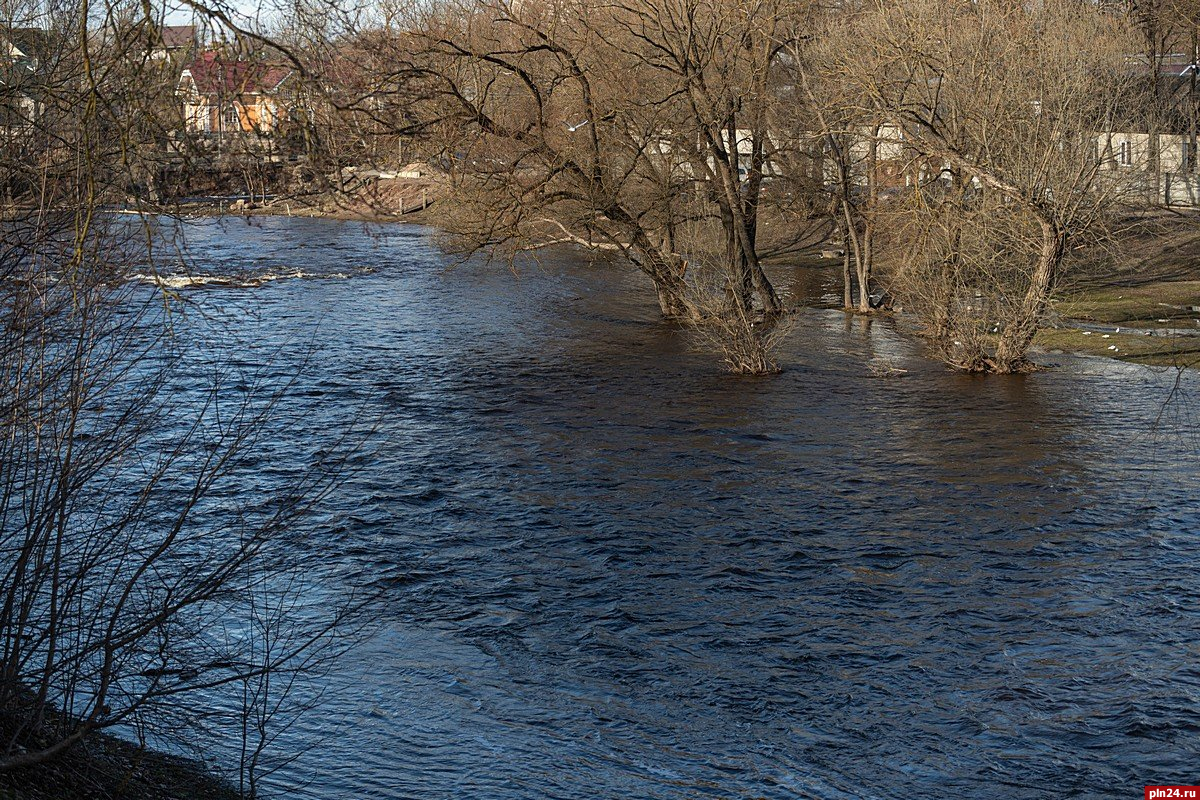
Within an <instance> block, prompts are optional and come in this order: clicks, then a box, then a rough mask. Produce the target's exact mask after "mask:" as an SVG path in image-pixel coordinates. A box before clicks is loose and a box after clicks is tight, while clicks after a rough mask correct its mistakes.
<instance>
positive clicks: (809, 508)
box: [166, 218, 1200, 800]
mask: <svg viewBox="0 0 1200 800" xmlns="http://www.w3.org/2000/svg"><path fill="white" fill-rule="evenodd" d="M184 233H185V235H186V240H187V246H188V250H189V252H190V253H191V256H192V258H193V259H194V263H193V264H192V265H191V267H190V272H192V273H193V274H203V275H208V276H216V277H221V278H222V279H223V280H222V281H218V282H213V281H210V282H209V283H208V284H207V285H206V286H202V287H192V288H183V289H181V291H182V292H183V293H184V296H185V297H186V298H187V299H188V301H189V304H190V307H191V309H192V310H191V312H190V316H189V317H188V318H190V319H195V320H201V319H202V320H204V325H203V326H200V325H199V324H198V323H197V327H203V328H204V330H205V333H204V336H206V337H209V339H210V340H212V341H214V342H215V341H216V340H220V342H219V344H220V345H221V347H224V348H225V349H226V351H227V352H231V353H234V354H236V358H237V360H238V362H239V365H240V366H241V367H244V368H250V369H252V370H253V371H256V373H257V374H260V375H261V376H263V377H264V378H265V379H266V380H268V381H270V380H277V379H284V378H288V377H290V376H293V375H296V374H301V377H300V378H299V379H297V382H296V384H295V386H293V387H292V388H291V389H290V390H289V392H288V396H287V398H286V401H285V402H284V403H282V404H281V406H280V411H279V413H280V414H283V415H285V418H286V422H287V426H286V428H287V430H288V431H289V433H288V434H286V435H283V436H279V437H275V438H273V439H272V441H270V442H267V443H265V444H264V445H263V446H264V448H265V450H264V455H263V458H264V464H269V462H270V460H271V458H272V457H274V456H278V457H280V458H283V457H285V456H286V454H287V453H289V452H294V451H296V450H304V449H309V448H313V447H320V446H323V444H324V442H325V441H326V440H328V441H329V446H333V440H334V438H335V437H336V436H337V435H338V431H339V430H341V429H342V428H343V427H344V426H345V425H346V424H350V423H352V422H353V421H354V420H359V421H360V422H361V420H363V419H369V420H371V421H373V423H374V424H376V425H377V426H378V430H377V432H376V434H375V436H374V437H373V438H372V439H371V441H370V442H369V444H368V446H367V448H366V450H365V455H364V457H363V459H361V463H360V464H359V465H358V468H357V470H356V471H355V472H354V473H353V474H352V475H351V476H350V477H349V478H348V479H347V481H346V483H345V484H344V485H342V486H341V487H340V488H339V489H338V491H337V492H336V493H335V494H334V496H332V497H331V498H330V499H329V500H328V502H326V503H325V504H324V506H323V507H322V511H321V514H320V516H319V518H318V519H316V520H315V521H314V525H313V529H312V530H311V531H309V532H308V534H307V536H306V538H305V540H304V542H303V543H302V544H298V545H297V546H298V547H302V548H305V557H306V558H310V559H312V561H313V563H314V564H317V563H323V564H330V563H335V564H337V565H338V570H339V571H340V572H339V574H342V575H345V576H347V578H348V579H352V580H356V581H361V582H364V583H368V584H370V585H372V586H376V587H382V588H383V590H384V613H383V619H382V620H381V622H380V624H379V626H378V630H377V633H376V634H375V635H373V636H372V637H371V639H370V640H369V641H368V642H366V643H365V644H364V645H362V646H361V647H358V648H356V649H355V650H354V651H353V652H351V653H350V654H349V655H348V656H346V657H345V658H344V659H343V660H342V661H341V662H340V663H339V664H338V665H337V667H336V669H335V671H334V673H333V674H332V675H331V676H329V677H328V679H327V680H328V682H329V695H328V698H327V701H326V702H325V703H324V704H323V705H322V706H321V707H319V708H318V709H316V710H314V711H312V712H311V713H309V714H307V715H305V716H304V717H303V718H302V719H301V720H300V721H299V723H298V724H297V725H296V726H295V727H294V728H292V729H291V730H289V731H287V732H286V733H284V734H283V735H282V737H281V739H280V746H281V747H283V748H284V749H285V750H286V751H288V752H289V753H292V754H295V755H296V756H297V758H296V760H295V761H294V762H292V763H291V764H289V765H288V766H286V767H285V768H283V769H282V770H281V771H280V772H279V773H277V774H276V775H274V776H273V777H272V781H274V782H275V785H276V786H287V785H290V786H292V787H293V788H292V789H291V790H290V793H289V796H295V797H305V798H323V799H327V800H333V799H334V798H489V799H495V800H507V799H511V800H516V799H517V798H529V799H530V800H532V799H533V798H564V799H565V798H614V799H615V798H645V799H646V800H666V799H667V798H796V797H806V798H822V799H825V798H881V799H882V798H889V799H890V798H915V797H934V796H938V797H940V796H945V797H961V798H995V797H1006V798H1042V797H1088V798H1128V797H1135V796H1140V794H1141V791H1142V788H1141V787H1142V786H1143V785H1145V784H1171V783H1181V784H1189V783H1191V784H1194V783H1200V771H1198V770H1200V767H1198V766H1197V765H1198V764H1200V760H1198V758H1200V635H1198V634H1200V571H1198V570H1197V566H1198V565H1200V535H1198V534H1200V499H1198V498H1200V468H1198V465H1197V453H1198V447H1197V444H1198V443H1197V432H1198V428H1197V426H1196V424H1195V419H1194V411H1195V408H1196V406H1195V399H1196V398H1195V394H1196V389H1197V388H1198V387H1197V380H1196V377H1195V375H1194V374H1187V375H1185V376H1183V377H1182V378H1180V377H1179V376H1177V375H1176V374H1175V373H1174V372H1163V371H1154V370H1149V369H1145V368H1142V367H1136V366H1131V365H1126V364H1122V363H1118V362H1114V361H1108V360H1100V359H1086V358H1079V357H1072V356H1063V355H1060V356H1045V357H1042V358H1041V360H1042V361H1043V362H1044V363H1046V364H1047V365H1049V367H1050V369H1048V370H1046V371H1043V372H1039V373H1036V374H1033V375H1028V376H1013V377H969V376H963V375H958V374H954V373H951V372H948V371H946V370H945V369H944V368H942V367H940V366H939V365H937V364H936V363H934V362H932V361H930V360H928V359H926V358H924V357H923V355H922V353H921V346H920V344H919V342H917V341H915V340H914V339H912V338H911V337H908V336H905V335H902V334H900V333H898V332H897V331H896V330H895V327H894V326H893V325H892V324H890V323H889V322H888V321H887V320H879V321H874V322H872V321H868V320H864V319H859V318H852V317H851V318H848V317H846V316H845V315H843V314H842V313H840V312H838V311H835V310H829V309H822V308H807V309H805V310H803V311H801V312H800V313H799V315H798V317H799V318H798V326H797V329H796V331H795V332H794V334H793V335H792V336H791V337H790V339H789V340H788V341H787V342H786V343H785V345H784V346H783V349H782V351H781V352H780V361H781V363H782V365H783V366H784V367H785V369H786V371H785V372H784V373H783V374H781V375H778V376H773V377H769V378H758V379H744V378H742V379H739V378H733V377H730V376H726V375H724V374H722V373H721V371H720V368H719V366H718V365H717V363H716V360H715V359H714V358H713V357H711V356H709V355H706V354H703V353H697V352H694V351H693V350H692V349H691V348H690V346H689V343H688V340H687V337H686V335H685V334H684V333H682V332H681V331H680V330H678V329H677V328H675V327H673V326H671V325H667V324H664V323H662V322H660V321H658V320H657V319H656V314H655V307H654V305H653V302H652V294H651V292H649V291H648V288H647V286H645V285H644V284H643V282H642V280H641V279H640V277H639V276H638V275H637V274H636V273H634V272H632V271H631V270H629V269H627V268H624V267H621V266H620V265H617V264H613V263H607V262H603V261H602V262H599V263H588V262H587V261H586V260H584V259H583V258H581V257H580V256H579V255H577V254H572V253H568V252H557V253H547V254H545V256H544V258H543V259H542V260H541V262H540V263H532V262H530V263H525V264H523V265H521V266H520V268H519V269H518V270H517V271H516V274H514V273H513V272H510V271H508V270H507V269H506V268H505V267H504V266H503V265H490V266H489V265H485V264H481V263H477V262H468V263H464V264H457V263H455V261H454V260H453V259H452V258H450V257H448V256H446V255H445V254H443V253H442V251H440V250H439V249H438V247H437V246H436V243H435V241H434V239H433V237H432V234H431V231H429V230H428V229H425V228H421V227H417V226H400V225H396V226H378V227H369V226H364V225H361V224H356V223H345V222H336V221H327V220H308V219H288V218H253V219H250V220H248V221H243V220H240V219H229V220H225V221H218V220H199V221H192V222H188V223H187V224H186V225H185V227H184ZM166 271H167V272H170V269H169V268H168V269H166ZM297 273H299V275H298V276H297ZM774 274H775V276H776V278H777V280H778V281H779V284H780V286H781V288H783V289H784V290H785V291H786V292H787V293H788V294H789V295H790V297H791V301H792V302H794V303H799V304H806V305H820V304H821V303H820V301H822V300H828V299H829V298H831V297H833V296H834V295H836V293H837V291H838V290H837V286H836V284H835V283H834V282H833V281H834V276H832V275H829V274H827V273H825V272H823V271H821V270H814V269H812V268H795V269H780V270H776V271H775V273H774ZM229 276H235V278H234V279H232V280H225V279H228V278H229ZM288 276H292V277H288ZM265 278H277V279H273V280H267V279H265ZM177 283H178V284H180V285H181V286H182V285H183V284H185V283H187V282H185V281H177ZM193 283H194V281H193ZM227 284H229V285H227ZM877 367H895V368H899V369H905V370H907V373H905V374H902V375H896V376H894V377H879V376H877V375H876V374H875V373H876V372H878V371H879V370H878V369H873V368H877ZM273 454H274V455H273ZM263 474H264V475H269V470H265V471H264V472H263ZM263 480H269V478H267V477H264V478H263Z"/></svg>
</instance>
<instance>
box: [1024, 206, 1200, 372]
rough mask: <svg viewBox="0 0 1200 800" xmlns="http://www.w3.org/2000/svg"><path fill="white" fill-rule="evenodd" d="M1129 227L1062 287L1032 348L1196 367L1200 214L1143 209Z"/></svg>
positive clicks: (1199, 359)
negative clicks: (1144, 212)
mask: <svg viewBox="0 0 1200 800" xmlns="http://www.w3.org/2000/svg"><path fill="white" fill-rule="evenodd" d="M1127 229H1128V230H1127V234H1126V236H1125V237H1124V238H1123V239H1122V242H1121V245H1120V246H1119V247H1117V248H1114V249H1112V250H1111V251H1107V252H1105V253H1104V254H1102V255H1101V256H1099V257H1095V258H1093V259H1092V260H1090V261H1089V262H1088V263H1087V264H1085V265H1084V267H1083V268H1082V269H1080V270H1079V271H1078V273H1077V274H1076V275H1075V277H1074V280H1073V282H1072V283H1070V284H1069V285H1067V286H1066V287H1065V288H1064V289H1063V291H1062V293H1061V296H1060V298H1059V299H1058V300H1057V301H1056V302H1055V303H1054V306H1053V314H1052V315H1051V322H1052V327H1048V328H1046V329H1045V330H1043V331H1041V332H1040V333H1039V334H1038V336H1037V339H1036V340H1035V342H1034V344H1035V346H1036V347H1038V348H1040V349H1043V350H1050V351H1056V350H1057V351H1069V352H1076V353H1084V354H1088V355H1097V356H1106V357H1109V358H1116V359H1120V360H1122V361H1130V362H1134V363H1138V364H1147V365H1153V366H1171V367H1193V368H1200V214H1198V213H1196V212H1186V213H1159V214H1155V215H1149V216H1146V217H1141V218H1137V219H1132V220H1130V221H1128V225H1127Z"/></svg>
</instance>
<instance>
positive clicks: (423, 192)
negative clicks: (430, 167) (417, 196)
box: [421, 189, 429, 209]
mask: <svg viewBox="0 0 1200 800" xmlns="http://www.w3.org/2000/svg"><path fill="white" fill-rule="evenodd" d="M425 192H426V190H425V189H422V190H421V208H422V209H424V208H425V206H427V205H429V204H428V203H427V202H425Z"/></svg>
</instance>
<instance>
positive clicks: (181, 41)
mask: <svg viewBox="0 0 1200 800" xmlns="http://www.w3.org/2000/svg"><path fill="white" fill-rule="evenodd" d="M159 33H160V34H161V35H162V43H163V47H166V48H168V49H170V48H175V47H190V46H191V45H193V44H195V43H196V26H195V25H164V26H163V28H162V30H161V31H159Z"/></svg>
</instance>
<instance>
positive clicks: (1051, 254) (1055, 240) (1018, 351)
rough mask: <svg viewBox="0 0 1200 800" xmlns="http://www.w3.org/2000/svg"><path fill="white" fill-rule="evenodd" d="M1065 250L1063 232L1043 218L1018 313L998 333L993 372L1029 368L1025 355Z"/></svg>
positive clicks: (1020, 370)
mask: <svg viewBox="0 0 1200 800" xmlns="http://www.w3.org/2000/svg"><path fill="white" fill-rule="evenodd" d="M1066 249H1067V237H1066V234H1065V233H1064V232H1063V231H1062V230H1060V229H1059V227H1058V226H1057V225H1056V224H1055V223H1053V222H1052V221H1050V220H1042V247H1041V252H1040V253H1039V254H1038V260H1037V265H1036V266H1035V267H1034V270H1033V274H1032V275H1031V276H1030V280H1029V288H1028V289H1026V291H1025V297H1024V298H1023V299H1022V300H1021V305H1020V307H1019V308H1018V309H1017V313H1016V314H1015V315H1014V316H1013V318H1012V320H1010V321H1009V324H1008V326H1007V327H1006V328H1005V329H1004V332H1003V333H1002V334H1001V335H1000V342H999V344H998V345H997V347H996V357H995V359H994V363H993V367H992V368H993V371H994V372H999V373H1011V372H1023V371H1025V370H1027V369H1028V368H1029V361H1028V359H1026V357H1025V355H1026V353H1028V352H1029V346H1030V344H1032V343H1033V337H1034V335H1035V334H1036V333H1037V330H1038V325H1039V323H1040V322H1041V319H1042V314H1043V313H1045V310H1046V304H1047V303H1048V302H1049V300H1050V292H1051V291H1052V290H1053V289H1054V283H1055V280H1056V279H1057V278H1058V271H1059V267H1060V266H1061V265H1062V260H1063V256H1064V255H1065V254H1066Z"/></svg>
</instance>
